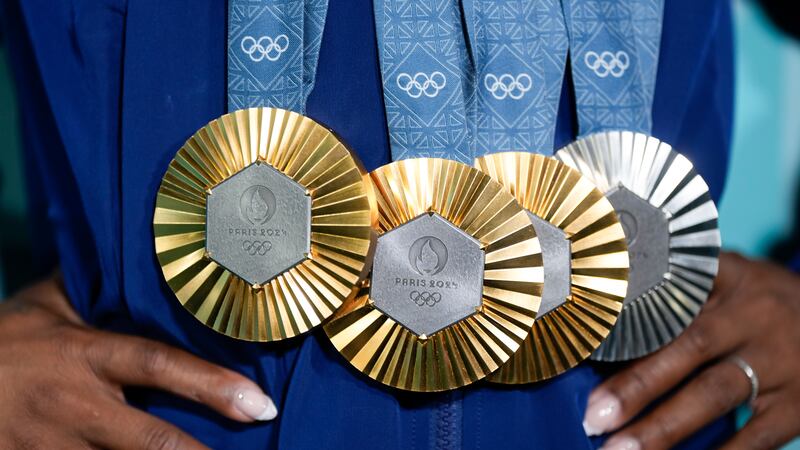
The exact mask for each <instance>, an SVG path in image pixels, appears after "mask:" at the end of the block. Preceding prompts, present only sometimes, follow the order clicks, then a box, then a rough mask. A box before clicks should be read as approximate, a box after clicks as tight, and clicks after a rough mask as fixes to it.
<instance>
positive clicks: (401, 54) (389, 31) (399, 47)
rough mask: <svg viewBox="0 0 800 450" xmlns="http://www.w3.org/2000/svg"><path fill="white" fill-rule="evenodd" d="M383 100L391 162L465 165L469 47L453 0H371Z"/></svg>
mask: <svg viewBox="0 0 800 450" xmlns="http://www.w3.org/2000/svg"><path fill="white" fill-rule="evenodd" d="M374 9H375V25H376V32H377V37H378V51H379V55H380V56H379V57H380V65H381V74H382V78H383V98H384V107H385V109H386V120H387V123H388V126H389V135H390V141H391V147H392V157H393V159H395V160H398V159H404V158H415V157H440V158H449V159H454V160H457V161H461V162H464V163H467V164H472V158H473V156H474V151H473V143H472V132H471V130H470V123H471V122H472V121H471V120H469V118H468V111H469V110H470V108H469V105H470V103H471V101H472V98H473V93H472V89H471V85H472V83H471V79H470V77H471V68H470V65H471V63H470V58H469V52H468V51H467V45H466V41H465V37H464V33H463V31H462V29H461V13H460V11H459V5H458V1H457V0H424V1H421V0H374Z"/></svg>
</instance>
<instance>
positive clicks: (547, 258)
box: [527, 211, 572, 317]
mask: <svg viewBox="0 0 800 450" xmlns="http://www.w3.org/2000/svg"><path fill="white" fill-rule="evenodd" d="M527 212H528V216H529V217H530V219H531V223H532V224H533V228H534V229H535V230H536V236H538V237H539V245H540V246H541V247H542V263H543V264H544V286H543V287H542V303H541V305H540V306H539V314H538V316H539V317H542V316H544V315H545V314H547V313H549V312H550V311H552V310H554V309H556V308H558V307H559V306H561V305H563V304H564V303H566V301H567V298H568V297H569V295H570V287H571V273H572V250H571V248H570V242H569V239H567V235H566V233H564V231H562V230H561V229H560V228H558V227H557V226H555V225H553V224H552V223H550V222H548V221H546V220H544V219H542V218H541V217H539V216H537V215H536V214H533V213H532V212H530V211H527Z"/></svg>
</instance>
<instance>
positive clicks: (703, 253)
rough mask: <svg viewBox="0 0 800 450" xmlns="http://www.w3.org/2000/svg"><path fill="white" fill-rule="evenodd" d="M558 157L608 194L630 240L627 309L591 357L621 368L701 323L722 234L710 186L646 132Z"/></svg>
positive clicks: (592, 141)
mask: <svg viewBox="0 0 800 450" xmlns="http://www.w3.org/2000/svg"><path fill="white" fill-rule="evenodd" d="M556 158H558V159H560V160H561V161H563V162H565V163H566V164H568V165H570V166H572V167H574V168H576V169H578V170H580V171H581V172H582V173H583V174H584V175H586V176H588V177H589V178H590V179H591V180H592V181H593V182H594V183H595V184H596V185H597V186H598V188H600V190H602V191H603V192H604V193H605V194H606V197H607V198H608V199H609V201H610V202H611V203H612V205H613V206H614V209H615V210H616V213H617V216H618V217H619V220H620V222H621V223H622V226H623V229H624V231H625V235H626V240H627V241H628V251H629V256H630V278H629V285H628V294H627V296H626V298H625V302H624V303H625V306H624V309H623V311H622V314H621V315H620V317H619V320H618V321H617V324H616V326H615V327H614V328H613V330H612V331H611V334H610V335H609V337H608V339H607V340H606V341H605V342H604V343H603V344H602V345H601V346H600V348H598V349H597V350H596V351H595V353H594V354H593V355H592V358H593V359H597V360H603V361H622V360H628V359H633V358H638V357H641V356H644V355H646V354H648V353H651V352H653V351H655V350H657V349H659V348H661V347H662V346H664V345H666V344H667V343H669V342H671V341H672V340H673V339H674V338H675V337H676V336H677V335H679V334H680V333H681V332H682V331H683V330H684V329H685V328H686V327H687V326H688V325H689V324H690V323H691V321H692V320H693V319H694V317H695V316H697V314H698V313H699V312H700V309H701V308H702V306H703V304H704V303H705V301H706V299H707V298H708V295H709V292H710V291H711V288H712V286H713V284H714V278H715V277H716V274H717V269H718V256H719V249H720V235H719V229H718V226H717V209H716V207H715V205H714V202H713V200H712V199H711V197H710V195H709V193H708V186H707V185H706V183H705V182H704V181H703V179H702V177H701V176H700V175H699V174H697V172H696V171H695V170H694V168H693V166H692V163H691V162H689V160H688V159H686V158H685V157H684V156H683V155H681V154H679V153H677V152H676V151H674V150H673V149H672V147H671V146H670V145H668V144H666V143H664V142H661V141H659V140H658V139H656V138H653V137H650V136H647V135H645V134H641V133H634V132H627V131H612V132H603V133H597V134H593V135H590V136H588V137H586V138H584V139H581V140H579V141H577V142H575V143H573V144H571V145H569V146H567V147H565V148H563V149H561V150H559V151H558V152H557V153H556Z"/></svg>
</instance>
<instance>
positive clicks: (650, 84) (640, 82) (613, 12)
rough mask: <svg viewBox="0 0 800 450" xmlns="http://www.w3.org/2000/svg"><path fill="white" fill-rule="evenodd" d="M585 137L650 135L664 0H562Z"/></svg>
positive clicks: (576, 100) (579, 120)
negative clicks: (600, 133)
mask: <svg viewBox="0 0 800 450" xmlns="http://www.w3.org/2000/svg"><path fill="white" fill-rule="evenodd" d="M562 5H563V8H564V17H565V19H566V23H567V30H568V33H569V46H570V50H569V51H570V60H571V63H572V78H573V84H574V88H575V102H576V106H577V110H578V124H579V129H580V133H579V135H580V136H585V135H588V134H591V133H594V132H598V131H603V130H619V129H622V130H629V131H639V132H642V133H646V134H650V132H651V129H652V126H653V94H654V92H655V82H656V71H657V68H658V52H659V47H660V44H661V22H662V18H663V14H664V0H614V1H609V0H562Z"/></svg>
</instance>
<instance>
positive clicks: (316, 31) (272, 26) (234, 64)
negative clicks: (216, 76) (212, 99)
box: [228, 0, 328, 114]
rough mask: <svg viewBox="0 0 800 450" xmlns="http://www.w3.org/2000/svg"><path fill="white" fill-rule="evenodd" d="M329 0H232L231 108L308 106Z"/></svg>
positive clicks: (230, 36)
mask: <svg viewBox="0 0 800 450" xmlns="http://www.w3.org/2000/svg"><path fill="white" fill-rule="evenodd" d="M327 11H328V0H230V1H229V4H228V110H229V111H236V110H239V109H245V108H252V107H258V106H268V107H275V108H283V109H288V110H292V111H295V112H298V113H301V114H302V113H303V112H304V111H305V104H306V99H307V98H308V95H309V94H310V93H311V90H312V89H313V87H314V79H315V76H316V70H317V61H318V59H319V48H320V44H321V42H322V32H323V29H324V28H325V17H326V14H327Z"/></svg>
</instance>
